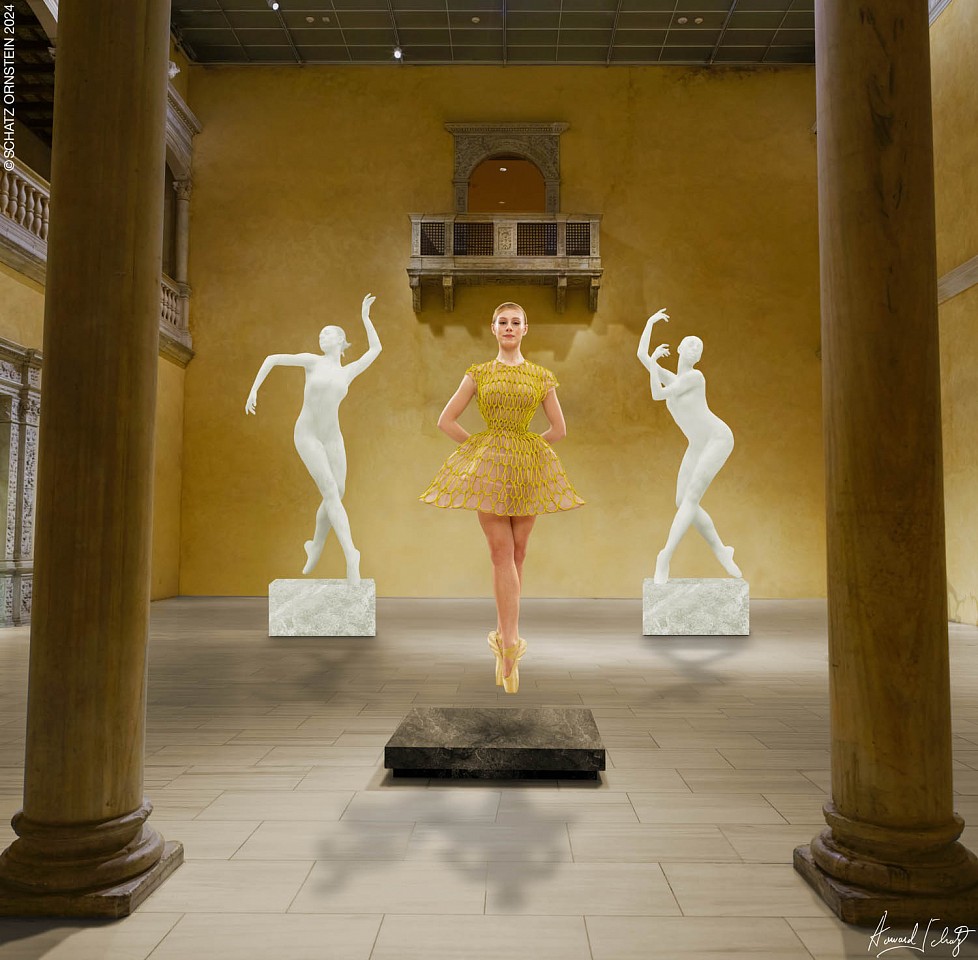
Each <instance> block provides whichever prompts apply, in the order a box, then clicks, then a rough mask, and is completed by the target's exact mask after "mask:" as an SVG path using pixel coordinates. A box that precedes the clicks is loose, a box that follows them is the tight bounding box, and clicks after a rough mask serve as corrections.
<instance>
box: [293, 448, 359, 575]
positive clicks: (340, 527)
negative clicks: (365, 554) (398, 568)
mask: <svg viewBox="0 0 978 960" xmlns="http://www.w3.org/2000/svg"><path fill="white" fill-rule="evenodd" d="M295 448H296V450H297V451H298V452H299V456H300V457H301V458H302V462H303V463H304V464H305V465H306V469H307V470H308V471H309V473H310V475H311V476H312V478H313V480H314V481H315V483H316V486H317V487H318V488H319V492H320V494H321V495H322V498H323V500H322V503H321V504H320V507H319V510H317V511H316V528H317V533H319V532H320V524H319V514H320V511H322V512H324V513H325V515H326V519H327V520H328V522H329V526H328V527H326V528H325V533H328V532H329V527H332V528H333V529H334V530H335V531H336V538H337V539H338V540H339V542H340V546H341V547H342V549H343V556H344V557H345V558H346V578H347V580H349V582H350V583H352V584H357V583H359V582H360V551H359V550H357V549H356V547H354V546H353V537H352V535H351V534H350V520H349V518H348V517H347V515H346V509H345V508H344V507H343V500H342V492H341V490H342V488H341V486H340V484H338V483H337V481H336V479H335V476H334V473H333V468H332V464H331V463H330V458H329V457H328V456H327V452H326V450H325V448H324V447H323V445H322V443H320V442H319V441H318V440H317V439H316V438H315V437H312V436H307V435H305V434H304V433H302V434H300V432H299V431H296V434H295ZM344 461H345V458H344ZM341 466H342V467H343V468H344V469H343V471H342V475H341V480H344V481H345V479H346V477H345V473H346V471H345V462H344V463H342V464H341ZM325 533H324V534H323V538H322V543H317V542H316V540H315V539H314V540H313V542H312V549H310V546H309V542H308V541H307V544H306V556H307V563H306V567H305V568H304V569H303V572H308V571H310V570H311V569H312V567H313V566H315V561H318V559H319V555H321V554H322V549H323V544H324V543H325V541H326V536H325ZM317 547H318V553H316V552H315V551H316V549H317ZM313 557H315V560H314V559H313Z"/></svg>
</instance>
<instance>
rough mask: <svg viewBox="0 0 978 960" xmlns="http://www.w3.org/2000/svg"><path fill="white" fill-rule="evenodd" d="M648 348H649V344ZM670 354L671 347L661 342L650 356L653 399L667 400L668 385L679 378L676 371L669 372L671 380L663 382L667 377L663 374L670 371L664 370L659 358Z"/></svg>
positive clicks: (650, 383)
mask: <svg viewBox="0 0 978 960" xmlns="http://www.w3.org/2000/svg"><path fill="white" fill-rule="evenodd" d="M648 329H649V333H651V332H652V328H651V327H649V328H648ZM646 349H648V347H647V346H646ZM668 356H669V347H668V346H667V345H666V344H664V343H660V344H659V346H657V347H656V348H655V350H653V351H652V356H651V357H650V358H649V362H648V368H649V386H651V388H652V399H653V400H665V399H666V397H667V396H668V395H667V393H666V388H667V386H673V385H674V384H675V382H676V379H677V378H676V375H675V374H674V373H670V374H669V375H670V377H671V381H670V382H669V383H668V384H667V383H664V382H663V381H665V379H666V378H665V377H664V376H663V374H665V373H669V371H668V370H663V369H662V367H660V366H659V358H660V357H668Z"/></svg>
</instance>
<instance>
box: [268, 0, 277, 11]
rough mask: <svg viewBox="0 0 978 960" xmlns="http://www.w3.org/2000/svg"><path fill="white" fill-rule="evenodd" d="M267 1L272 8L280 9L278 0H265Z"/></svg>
mask: <svg viewBox="0 0 978 960" xmlns="http://www.w3.org/2000/svg"><path fill="white" fill-rule="evenodd" d="M265 3H267V4H268V5H269V7H271V9H272V10H278V0H265Z"/></svg>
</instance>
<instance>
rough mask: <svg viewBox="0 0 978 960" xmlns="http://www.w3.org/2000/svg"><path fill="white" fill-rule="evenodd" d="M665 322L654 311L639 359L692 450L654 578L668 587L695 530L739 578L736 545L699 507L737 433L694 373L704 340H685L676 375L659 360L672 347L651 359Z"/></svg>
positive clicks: (664, 317) (703, 380)
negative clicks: (655, 333)
mask: <svg viewBox="0 0 978 960" xmlns="http://www.w3.org/2000/svg"><path fill="white" fill-rule="evenodd" d="M660 320H665V321H666V322H667V323H668V322H669V315H668V314H667V313H666V311H665V310H664V309H663V310H659V311H658V312H657V313H654V314H653V315H652V316H651V317H649V319H648V321H647V323H646V324H645V329H644V330H643V331H642V336H641V338H640V340H639V343H638V359H639V360H640V361H641V363H642V365H643V366H645V367H646V368H647V369H648V371H649V376H650V383H651V387H652V399H653V400H665V401H666V409H667V410H668V411H669V412H670V413H671V414H672V417H673V419H674V420H675V421H676V425H677V426H678V427H679V429H680V430H682V432H683V433H684V434H685V436H686V439H687V440H688V441H689V446H688V447H687V449H686V453H685V454H684V456H683V462H682V464H681V466H680V467H679V479H678V481H677V482H676V508H677V509H676V516H675V518H674V519H673V521H672V526H671V527H670V529H669V538H668V539H667V540H666V545H665V546H664V547H663V548H662V549H661V550H660V551H659V554H658V556H657V557H656V561H655V576H654V577H653V580H654V582H655V583H665V582H666V581H667V580H668V579H669V564H670V562H671V561H672V555H673V553H674V552H675V550H676V546H677V545H678V543H679V541H680V540H681V539H682V537H683V534H685V533H686V531H687V530H688V529H689V528H690V526H694V527H695V528H696V529H697V531H698V532H699V533H700V535H701V536H702V537H703V539H704V540H705V541H706V542H707V543H708V544H709V546H710V549H711V550H712V551H713V554H714V556H715V557H716V558H717V560H719V561H720V563H721V565H722V566H723V569H724V570H726V571H727V573H728V574H730V576H731V577H739V576H740V575H741V573H740V567H738V566H737V564H735V563H734V560H733V554H734V551H733V547H728V546H726V545H725V544H724V543H723V541H722V540H721V539H720V536H719V534H718V533H717V530H716V527H715V526H714V524H713V520H712V519H711V518H710V515H709V514H708V513H707V512H706V511H705V510H704V509H703V508H702V507H701V506H700V500H702V499H703V494H705V493H706V489H707V487H709V485H710V483H711V482H712V481H713V478H714V477H715V476H716V475H717V473H719V472H720V468H721V467H722V466H723V465H724V464H725V463H726V462H727V458H728V457H729V456H730V454H731V452H732V450H733V447H734V438H733V431H731V429H730V427H728V426H727V425H726V424H725V423H724V422H723V421H722V420H721V419H720V418H719V417H718V416H717V415H716V414H715V413H713V411H712V410H710V408H709V407H708V406H707V403H706V378H705V377H704V376H703V374H702V373H701V372H700V371H699V370H696V369H694V368H695V366H696V364H697V363H698V362H699V360H700V358H701V357H702V356H703V341H702V340H700V338H699V337H685V338H683V341H682V342H681V343H680V344H679V351H678V352H679V363H678V365H677V367H676V372H675V373H672V372H670V371H669V370H666V369H664V368H663V367H660V366H659V360H660V358H662V357H668V356H669V346H668V345H667V344H665V343H663V344H660V345H659V346H658V347H656V348H655V350H653V351H652V355H651V356H649V344H650V343H651V341H652V328H653V327H654V326H655V325H656V323H658V322H659V321H660Z"/></svg>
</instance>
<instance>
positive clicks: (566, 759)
mask: <svg viewBox="0 0 978 960" xmlns="http://www.w3.org/2000/svg"><path fill="white" fill-rule="evenodd" d="M384 766H385V767H387V768H388V769H389V770H391V771H392V772H393V776H395V777H445V778H494V779H496V778H498V779H507V780H508V779H524V780H525V779H553V778H558V777H559V778H560V779H562V780H574V779H586V780H597V779H598V771H599V770H604V769H605V752H604V745H603V744H602V742H601V735H600V734H599V733H598V727H597V724H596V723H595V722H594V715H593V714H592V713H591V711H590V710H587V709H585V708H584V707H535V708H533V709H493V708H488V707H415V708H414V709H413V710H411V712H410V713H409V714H408V715H407V716H406V717H405V718H404V720H403V721H402V722H401V724H400V725H399V726H398V728H397V729H396V730H395V731H394V733H393V735H392V736H391V738H390V740H388V741H387V744H386V746H385V747H384Z"/></svg>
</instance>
